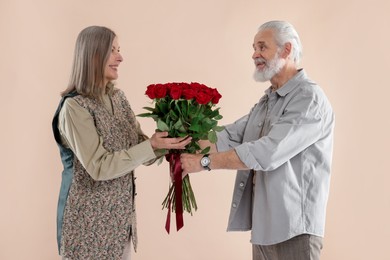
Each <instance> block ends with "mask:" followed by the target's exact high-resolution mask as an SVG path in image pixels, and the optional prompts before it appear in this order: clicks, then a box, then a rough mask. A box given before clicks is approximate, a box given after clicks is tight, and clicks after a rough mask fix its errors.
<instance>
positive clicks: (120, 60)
mask: <svg viewBox="0 0 390 260" xmlns="http://www.w3.org/2000/svg"><path fill="white" fill-rule="evenodd" d="M117 60H118V61H119V62H122V61H123V57H122V54H120V53H119V52H118V57H117Z"/></svg>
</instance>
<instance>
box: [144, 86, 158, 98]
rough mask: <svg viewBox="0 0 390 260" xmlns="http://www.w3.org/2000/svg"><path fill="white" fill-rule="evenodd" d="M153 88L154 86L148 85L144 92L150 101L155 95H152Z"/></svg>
mask: <svg viewBox="0 0 390 260" xmlns="http://www.w3.org/2000/svg"><path fill="white" fill-rule="evenodd" d="M155 88H156V85H154V84H151V85H149V86H148V87H147V89H146V91H145V95H147V96H148V97H149V98H150V99H155V98H156V94H155V93H154V90H155Z"/></svg>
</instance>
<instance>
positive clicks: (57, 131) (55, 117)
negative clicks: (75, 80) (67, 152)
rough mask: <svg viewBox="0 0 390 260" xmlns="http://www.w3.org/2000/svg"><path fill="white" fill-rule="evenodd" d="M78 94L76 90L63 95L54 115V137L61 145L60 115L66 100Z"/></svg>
mask: <svg viewBox="0 0 390 260" xmlns="http://www.w3.org/2000/svg"><path fill="white" fill-rule="evenodd" d="M77 95H78V93H77V92H75V91H74V92H70V93H69V94H66V95H65V96H63V97H62V99H61V101H60V103H59V104H58V107H57V110H56V112H55V113H54V117H53V121H52V129H53V134H54V139H55V140H56V142H57V144H59V145H61V136H60V131H59V130H58V115H59V114H60V111H61V108H62V106H63V105H64V102H65V100H66V99H67V98H69V97H75V96H77Z"/></svg>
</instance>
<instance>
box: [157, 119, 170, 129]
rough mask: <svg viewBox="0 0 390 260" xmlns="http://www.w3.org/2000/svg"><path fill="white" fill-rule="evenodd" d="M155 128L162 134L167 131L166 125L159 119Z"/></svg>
mask: <svg viewBox="0 0 390 260" xmlns="http://www.w3.org/2000/svg"><path fill="white" fill-rule="evenodd" d="M157 128H158V130H160V131H163V132H165V131H169V127H168V125H167V124H166V123H165V122H164V121H162V120H161V119H159V120H158V121H157Z"/></svg>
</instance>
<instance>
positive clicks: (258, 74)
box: [253, 53, 286, 82]
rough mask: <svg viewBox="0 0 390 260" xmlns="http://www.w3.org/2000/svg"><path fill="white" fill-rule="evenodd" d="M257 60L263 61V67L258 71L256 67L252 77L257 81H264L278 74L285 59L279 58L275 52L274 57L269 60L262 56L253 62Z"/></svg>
mask: <svg viewBox="0 0 390 260" xmlns="http://www.w3.org/2000/svg"><path fill="white" fill-rule="evenodd" d="M257 62H265V68H264V69H263V70H262V71H259V70H258V69H257V68H256V69H255V72H254V73H253V78H254V79H255V81H257V82H266V81H269V80H271V79H272V78H273V77H274V76H275V75H276V74H278V73H279V72H280V71H281V70H282V68H283V67H284V65H285V64H286V60H285V59H282V58H280V56H279V53H276V54H275V57H274V58H272V60H270V61H266V60H265V59H263V58H257V59H255V64H256V63H257Z"/></svg>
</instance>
